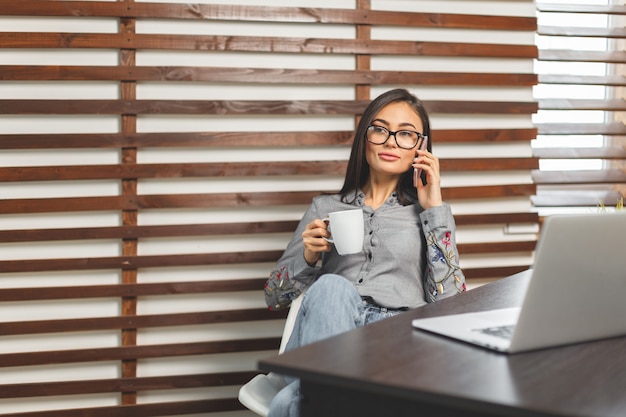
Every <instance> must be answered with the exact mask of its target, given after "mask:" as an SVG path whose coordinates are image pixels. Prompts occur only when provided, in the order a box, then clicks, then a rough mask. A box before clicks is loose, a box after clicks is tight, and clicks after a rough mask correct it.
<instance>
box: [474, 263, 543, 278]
mask: <svg viewBox="0 0 626 417" xmlns="http://www.w3.org/2000/svg"><path fill="white" fill-rule="evenodd" d="M530 266H531V265H514V266H501V267H487V268H463V274H465V278H467V279H468V280H472V279H481V278H483V279H484V278H505V277H508V276H510V275H513V274H517V273H518V272H522V271H526V270H527V269H528V268H529V267H530Z"/></svg>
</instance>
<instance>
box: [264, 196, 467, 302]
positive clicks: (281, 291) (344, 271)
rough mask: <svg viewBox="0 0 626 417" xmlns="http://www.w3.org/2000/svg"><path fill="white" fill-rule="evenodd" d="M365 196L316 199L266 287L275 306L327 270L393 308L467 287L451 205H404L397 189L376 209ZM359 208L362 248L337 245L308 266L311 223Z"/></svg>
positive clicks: (436, 297)
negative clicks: (306, 236)
mask: <svg viewBox="0 0 626 417" xmlns="http://www.w3.org/2000/svg"><path fill="white" fill-rule="evenodd" d="M364 201H365V195H364V194H363V193H362V192H360V193H358V194H357V197H356V198H355V199H354V200H353V201H351V202H342V201H341V196H340V195H321V196H318V197H316V198H314V199H313V202H312V204H311V205H310V206H309V208H308V210H307V211H306V213H305V214H304V216H303V217H302V220H301V221H300V223H299V225H298V227H297V229H296V231H295V233H294V236H293V238H292V240H291V242H290V243H289V245H288V246H287V249H286V250H285V252H284V254H283V256H282V257H281V258H280V259H279V261H278V263H277V267H276V269H275V270H274V271H273V272H272V274H271V276H270V279H269V280H268V282H267V284H266V286H265V293H266V302H267V304H268V306H269V307H270V308H272V309H280V308H285V307H287V306H288V305H289V303H290V302H291V300H292V299H294V298H295V297H297V296H298V295H299V294H300V293H301V292H302V291H304V290H306V288H307V287H308V286H309V285H311V284H312V283H313V282H315V280H316V279H317V278H318V277H319V276H321V275H322V274H324V273H334V274H339V275H342V276H344V277H345V278H346V279H348V280H349V281H350V282H352V283H353V284H354V286H355V287H356V289H357V291H358V292H359V293H360V294H361V295H362V296H370V297H372V298H373V299H374V301H375V302H376V303H377V304H379V305H382V306H385V307H390V308H398V307H409V308H414V307H418V306H420V305H423V304H426V303H427V302H432V301H435V300H437V299H440V298H445V297H448V296H451V295H454V294H456V293H458V292H462V291H464V290H465V277H464V276H463V273H462V271H461V269H460V268H459V266H458V251H457V248H456V242H455V238H454V232H455V227H456V226H455V223H454V218H453V217H452V213H451V210H450V207H449V206H448V205H447V204H444V205H443V206H440V207H433V208H430V209H428V210H423V209H422V208H421V207H420V205H419V204H411V205H406V206H403V205H401V204H400V203H399V202H398V199H397V197H396V195H395V193H394V194H392V195H391V196H390V197H389V198H388V199H387V201H386V202H385V203H383V205H381V206H380V207H379V208H378V209H376V210H373V209H372V208H371V207H369V206H366V205H365V204H364ZM354 208H362V209H363V216H364V223H365V240H364V243H363V250H362V251H361V252H359V253H356V254H352V255H345V256H341V255H339V254H338V253H337V251H336V250H334V249H333V251H332V252H327V253H324V254H323V255H322V258H321V261H320V262H318V264H317V265H315V266H310V265H308V264H307V263H306V261H305V260H304V244H303V241H302V232H303V231H304V229H305V228H306V225H307V224H308V223H310V222H311V221H312V220H313V219H322V218H324V217H326V216H327V215H328V213H330V212H333V211H340V210H349V209H354Z"/></svg>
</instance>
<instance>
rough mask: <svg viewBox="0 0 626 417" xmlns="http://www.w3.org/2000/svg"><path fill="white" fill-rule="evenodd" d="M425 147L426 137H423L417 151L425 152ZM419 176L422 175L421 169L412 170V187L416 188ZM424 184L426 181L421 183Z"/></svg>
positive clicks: (426, 143)
mask: <svg viewBox="0 0 626 417" xmlns="http://www.w3.org/2000/svg"><path fill="white" fill-rule="evenodd" d="M427 145H428V136H424V140H423V141H422V143H421V144H420V147H419V150H420V151H425V150H426V146H427ZM421 175H422V169H421V168H413V187H417V181H419V180H420V177H421ZM425 182H426V181H422V184H424V183H425Z"/></svg>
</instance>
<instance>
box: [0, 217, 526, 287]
mask: <svg viewBox="0 0 626 417" xmlns="http://www.w3.org/2000/svg"><path fill="white" fill-rule="evenodd" d="M455 220H456V223H457V224H458V225H480V224H497V223H523V222H536V221H538V216H537V214H536V213H490V214H488V215H480V214H457V215H456V216H455ZM297 224H298V221H296V220H286V221H274V222H249V223H220V224H176V225H162V226H118V227H87V228H71V229H70V228H62V229H14V230H0V242H4V243H11V242H41V241H58V240H93V239H122V238H125V239H144V238H159V237H176V236H211V235H237V234H248V233H291V232H293V231H294V230H295V229H296V226H297ZM2 291H3V290H1V289H0V294H2ZM126 295H128V296H130V295H133V294H126ZM0 299H6V295H5V296H4V297H1V296H0Z"/></svg>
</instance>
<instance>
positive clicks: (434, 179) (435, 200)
mask: <svg viewBox="0 0 626 417" xmlns="http://www.w3.org/2000/svg"><path fill="white" fill-rule="evenodd" d="M413 168H417V169H421V170H422V172H424V173H425V174H426V185H424V184H422V181H421V180H420V181H418V182H417V187H416V188H417V198H418V200H419V203H420V206H422V208H424V210H426V209H429V208H431V207H436V206H441V205H443V199H442V197H441V174H440V172H439V158H437V157H436V156H435V155H433V154H432V153H430V152H428V151H426V150H424V151H422V150H418V151H417V156H416V157H415V159H414V160H413Z"/></svg>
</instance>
